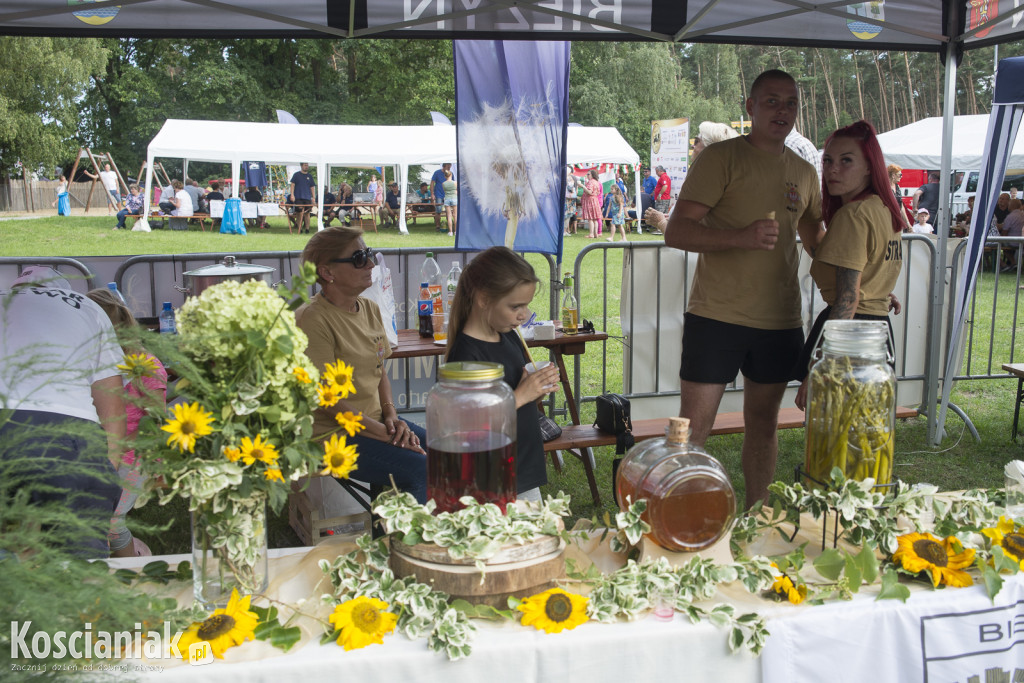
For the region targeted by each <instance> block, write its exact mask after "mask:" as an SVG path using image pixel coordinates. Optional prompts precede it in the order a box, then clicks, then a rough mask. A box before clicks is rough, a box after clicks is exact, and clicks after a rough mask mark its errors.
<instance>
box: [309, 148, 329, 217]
mask: <svg viewBox="0 0 1024 683" xmlns="http://www.w3.org/2000/svg"><path fill="white" fill-rule="evenodd" d="M326 169H327V164H326V163H324V162H323V161H318V162H316V186H315V187H314V189H313V192H314V193H315V195H316V219H314V218H313V217H312V216H311V217H310V221H313V220H316V231H317V232H320V231H321V230H323V229H324V191H323V189H321V187H320V183H321V182H323V179H324V178H327V187H328V188H330V186H331V183H330V177H329V176H326V175H324V173H325V171H326Z"/></svg>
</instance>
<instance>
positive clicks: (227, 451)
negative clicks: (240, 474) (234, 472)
mask: <svg viewBox="0 0 1024 683" xmlns="http://www.w3.org/2000/svg"><path fill="white" fill-rule="evenodd" d="M223 450H224V457H225V458H227V459H228V462H238V459H239V458H241V457H242V451H240V450H238V449H237V448H233V447H231V446H224V449H223Z"/></svg>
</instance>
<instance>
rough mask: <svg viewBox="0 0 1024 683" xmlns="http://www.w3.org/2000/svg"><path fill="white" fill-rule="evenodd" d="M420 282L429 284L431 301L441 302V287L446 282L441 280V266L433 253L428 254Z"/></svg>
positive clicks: (421, 271) (421, 269)
mask: <svg viewBox="0 0 1024 683" xmlns="http://www.w3.org/2000/svg"><path fill="white" fill-rule="evenodd" d="M420 282H426V283H427V287H428V289H429V290H430V298H431V299H433V300H435V301H441V287H442V285H443V284H444V282H443V281H442V279H441V266H439V265H437V261H436V260H435V259H434V252H432V251H428V252H427V258H426V259H425V260H424V261H423V266H422V267H421V268H420Z"/></svg>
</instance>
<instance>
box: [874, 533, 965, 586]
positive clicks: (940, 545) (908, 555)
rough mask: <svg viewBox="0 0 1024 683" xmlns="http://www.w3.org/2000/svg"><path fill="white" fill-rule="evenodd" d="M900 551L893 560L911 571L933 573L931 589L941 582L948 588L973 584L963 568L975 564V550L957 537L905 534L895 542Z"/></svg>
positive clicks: (897, 551)
mask: <svg viewBox="0 0 1024 683" xmlns="http://www.w3.org/2000/svg"><path fill="white" fill-rule="evenodd" d="M896 540H897V542H898V543H899V548H898V549H897V550H896V552H895V553H893V554H892V561H893V562H895V563H896V564H898V565H900V566H902V567H903V568H904V569H906V570H907V571H908V572H914V573H917V572H922V571H925V570H928V572H929V573H931V579H932V586H933V587H935V588H938V587H939V584H940V583H944V584H946V585H947V586H956V587H962V586H970V585H973V583H974V581H973V580H972V579H971V577H970V576H968V575H967V572H965V571H963V569H964V567H970V566H971V565H972V564H973V563H974V550H972V549H970V548H964V547H963V546H962V545H960V542H959V541H958V540H956V538H955V537H954V536H949V537H948V538H946V539H945V540H943V539H939V538H936V537H935V536H932V535H931V534H916V533H915V534H904V535H903V536H900V537H899V538H898V539H896Z"/></svg>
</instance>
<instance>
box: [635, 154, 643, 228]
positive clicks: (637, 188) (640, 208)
mask: <svg viewBox="0 0 1024 683" xmlns="http://www.w3.org/2000/svg"><path fill="white" fill-rule="evenodd" d="M633 184H634V185H635V187H634V188H633V201H634V202H635V203H636V233H637V234H638V235H642V234H643V232H644V229H643V228H641V227H640V225H641V224H642V223H643V222H644V208H643V205H642V204H641V203H640V164H637V165H636V166H634V167H633Z"/></svg>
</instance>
